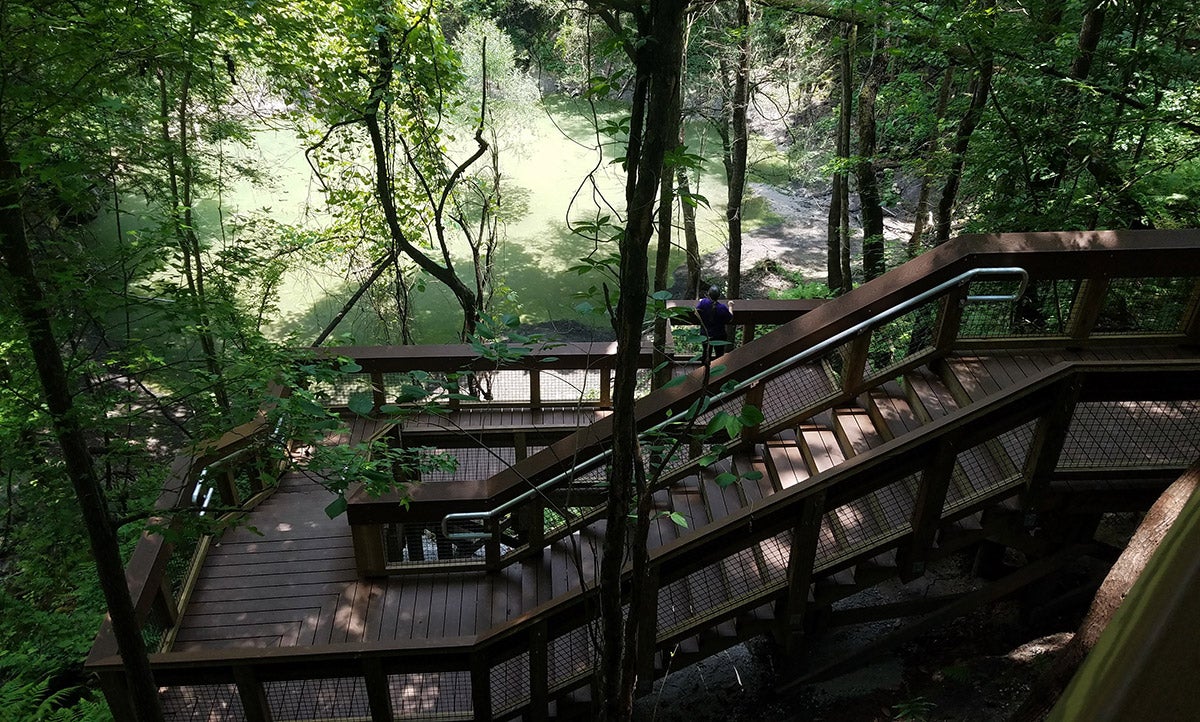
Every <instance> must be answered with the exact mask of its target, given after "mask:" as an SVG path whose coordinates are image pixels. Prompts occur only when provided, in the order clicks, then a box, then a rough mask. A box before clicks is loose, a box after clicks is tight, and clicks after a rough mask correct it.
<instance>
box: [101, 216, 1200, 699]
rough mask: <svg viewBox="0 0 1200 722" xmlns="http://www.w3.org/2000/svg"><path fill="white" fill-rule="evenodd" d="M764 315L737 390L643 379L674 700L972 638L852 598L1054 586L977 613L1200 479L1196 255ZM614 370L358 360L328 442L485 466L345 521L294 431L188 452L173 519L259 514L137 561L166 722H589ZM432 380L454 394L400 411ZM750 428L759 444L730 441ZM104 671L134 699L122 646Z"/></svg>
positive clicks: (1085, 249) (652, 670) (1080, 261)
mask: <svg viewBox="0 0 1200 722" xmlns="http://www.w3.org/2000/svg"><path fill="white" fill-rule="evenodd" d="M760 303H762V304H764V306H763V308H764V309H765V308H766V305H769V302H760ZM801 311H803V312H802V313H801ZM769 312H770V313H772V314H783V313H784V311H783V310H782V306H780V307H777V308H771V309H769ZM735 313H737V314H738V322H739V324H745V325H747V326H749V325H750V324H753V325H754V326H755V330H753V331H747V330H745V329H744V330H743V331H744V332H743V340H742V343H741V344H740V345H739V347H738V348H735V349H734V350H733V351H731V352H729V353H727V354H726V355H724V356H722V357H721V358H718V359H716V360H715V361H714V362H713V366H712V367H711V368H710V369H709V371H710V373H711V374H715V375H716V376H717V379H716V380H713V379H709V380H708V383H706V380H705V373H704V369H703V368H702V367H695V366H689V365H688V364H686V363H682V362H681V363H680V364H679V365H678V366H676V367H674V370H673V373H674V374H675V375H678V376H685V378H683V380H682V381H680V382H678V383H674V384H668V385H667V386H665V387H663V388H660V389H658V390H654V391H650V390H649V387H650V382H649V376H650V374H649V371H646V372H644V377H645V378H644V380H643V383H644V384H645V388H646V391H647V393H646V395H645V396H643V397H642V399H641V401H639V404H638V407H637V418H638V424H639V429H641V430H642V431H643V439H644V444H645V453H646V458H647V460H648V463H649V464H650V468H651V470H652V472H653V474H652V477H653V479H654V481H653V482H652V484H651V486H650V488H648V489H647V490H646V492H645V493H646V494H647V495H648V497H649V498H650V500H651V504H650V508H651V509H652V511H653V512H655V516H654V521H653V522H652V523H651V528H650V536H649V546H650V562H649V570H648V573H647V575H646V581H647V583H648V584H649V585H650V586H651V587H652V592H653V594H652V597H653V599H654V601H655V604H656V607H657V613H656V615H654V619H653V620H652V623H648V624H644V625H643V630H642V632H641V636H640V637H639V640H638V644H639V648H640V650H641V651H642V652H643V654H642V655H641V660H642V662H641V663H642V668H641V669H640V676H641V677H642V678H643V679H645V680H649V679H652V678H653V677H654V676H656V675H659V674H662V673H664V672H665V670H666V667H667V663H668V661H670V663H671V664H672V666H674V667H676V668H678V667H679V666H680V665H681V664H688V663H691V662H693V661H697V660H699V659H702V658H704V657H706V656H708V655H711V654H713V653H715V652H717V651H719V650H721V649H725V648H727V647H729V646H731V645H733V644H736V643H738V642H739V641H742V640H744V639H746V638H748V637H750V636H754V635H758V634H763V633H769V634H772V635H774V636H775V637H776V638H777V639H778V640H780V641H781V642H782V643H783V644H784V646H785V647H788V648H790V649H792V650H793V651H799V650H800V644H799V640H800V639H802V638H803V636H805V635H812V634H816V633H819V632H820V630H821V629H822V628H824V627H826V626H827V625H829V624H837V623H841V622H846V621H849V620H851V619H856V618H868V617H871V616H872V615H875V616H876V617H878V616H879V615H886V614H892V615H893V616H904V615H907V614H912V615H916V614H921V615H926V616H925V618H924V621H919V622H914V623H913V625H914V628H915V625H920V624H928V623H930V622H929V621H928V620H930V619H934V620H937V619H942V620H943V621H944V620H946V619H948V618H949V617H948V616H947V615H949V614H951V613H953V611H954V609H953V608H952V607H953V605H952V604H950V603H945V604H944V605H943V606H942V607H938V606H936V605H935V604H933V603H930V604H928V605H925V606H920V605H916V606H914V607H913V608H912V609H905V610H870V609H858V610H853V611H852V612H851V613H850V614H847V613H846V612H844V611H839V612H834V611H833V605H834V603H835V602H838V601H839V600H842V599H844V598H846V597H848V596H850V595H852V594H854V593H856V592H858V591H861V590H862V589H864V588H867V587H869V586H872V585H874V584H877V583H879V582H880V581H882V580H884V579H888V578H894V577H899V578H901V579H913V578H916V577H917V576H919V575H920V574H922V573H923V571H924V567H925V565H926V564H927V563H928V562H929V561H931V560H933V559H936V558H939V557H942V556H945V555H948V554H953V553H957V552H960V551H962V550H964V549H972V548H978V547H979V546H980V545H981V544H982V545H990V546H991V547H993V548H996V547H1011V548H1015V549H1018V550H1020V551H1021V552H1023V553H1024V554H1025V556H1026V557H1027V558H1028V559H1029V560H1030V561H1029V563H1028V564H1027V565H1026V566H1024V567H1022V568H1020V569H1018V570H1015V571H1013V572H1012V573H1011V574H1009V575H1008V576H1006V577H1004V578H1002V579H1000V580H998V581H996V582H993V583H991V584H990V585H988V586H986V587H984V588H983V589H982V590H981V591H980V592H978V593H977V598H974V601H975V602H976V603H983V602H986V601H989V600H992V599H995V598H999V597H1001V596H1004V595H1007V594H1011V593H1013V592H1014V591H1017V590H1019V589H1021V588H1024V587H1026V586H1028V585H1029V584H1031V583H1033V582H1035V581H1037V580H1039V579H1044V578H1045V577H1047V576H1048V575H1051V574H1053V573H1055V572H1057V571H1059V570H1061V569H1062V568H1063V567H1064V566H1065V565H1066V564H1068V563H1070V562H1072V561H1073V560H1075V559H1077V558H1078V557H1079V556H1081V555H1097V556H1103V555H1104V550H1103V549H1101V547H1100V545H1098V544H1097V543H1096V542H1094V540H1093V539H1092V534H1093V533H1094V531H1095V526H1096V523H1098V521H1099V519H1100V516H1101V515H1102V514H1103V513H1105V512H1109V511H1125V510H1138V509H1145V508H1148V507H1149V505H1150V503H1152V502H1153V500H1154V499H1156V498H1157V497H1158V495H1159V494H1160V493H1161V491H1162V490H1163V489H1164V488H1165V487H1166V486H1167V485H1168V484H1169V483H1170V482H1171V481H1173V480H1174V479H1175V478H1177V477H1178V476H1180V475H1181V474H1182V473H1183V472H1184V471H1185V470H1186V469H1187V468H1188V467H1189V466H1190V465H1191V464H1193V463H1194V462H1195V461H1196V460H1197V459H1200V233H1197V232H1194V231H1187V232H1128V233H1125V232H1122V233H1053V234H1019V235H1017V234H1014V235H999V236H978V237H965V238H962V239H959V240H957V241H955V242H953V243H951V244H948V245H946V246H943V247H942V248H939V249H937V250H935V251H932V252H930V253H928V254H926V255H924V256H921V257H919V258H917V259H916V260H914V261H911V262H910V263H908V264H906V265H904V266H902V267H900V268H898V269H896V270H894V271H892V272H890V273H889V274H887V275H885V276H884V277H882V278H880V279H877V280H875V281H872V282H870V283H867V284H865V285H863V286H862V287H861V288H859V289H856V290H855V291H853V292H852V293H850V294H847V295H845V296H843V297H841V298H838V299H835V300H832V301H829V302H827V303H824V304H821V305H818V306H810V307H807V308H803V309H793V310H791V311H790V313H791V314H792V315H793V316H794V317H795V318H794V320H791V321H787V322H786V323H782V325H779V326H778V327H777V328H773V329H770V330H769V332H766V333H762V331H763V330H765V329H766V328H768V327H772V326H775V325H776V324H777V323H779V322H780V321H782V319H781V318H780V317H779V316H777V315H776V316H771V317H769V320H768V318H767V317H766V316H765V315H764V316H762V317H756V316H755V314H754V313H752V312H751V310H750V309H749V308H746V304H743V303H742V302H738V304H737V305H736V306H735ZM763 313H764V314H766V313H767V310H764V311H763ZM612 351H613V350H612V349H611V348H608V347H607V346H605V347H600V346H589V345H565V346H560V347H557V348H550V349H531V350H530V351H529V353H527V354H522V355H521V356H520V357H519V358H516V359H510V360H509V362H508V363H507V364H497V363H496V361H495V360H494V359H493V360H490V361H488V360H485V359H481V358H479V357H478V355H476V354H475V353H474V352H473V351H472V350H471V349H470V348H469V347H434V348H422V347H410V348H403V349H390V348H389V349H364V348H355V349H330V350H328V353H329V354H331V355H336V356H345V357H349V358H353V359H354V360H355V362H356V363H357V364H358V366H360V367H361V368H362V370H361V372H359V373H358V374H357V375H356V376H355V377H353V378H350V379H349V380H348V381H347V382H346V383H344V384H340V385H338V386H337V387H336V388H335V387H332V386H330V387H328V388H324V389H319V390H320V391H321V392H322V393H324V394H325V396H324V399H325V402H326V403H327V404H328V405H329V406H330V407H331V408H335V409H342V411H341V413H342V414H343V418H344V420H345V422H346V429H345V433H344V434H343V435H342V436H339V437H338V438H334V439H330V443H348V444H352V445H354V444H359V443H362V442H371V441H377V442H378V443H380V444H386V445H388V446H391V447H398V448H406V449H415V448H427V449H431V450H434V451H436V452H438V453H442V454H447V455H451V456H454V457H455V458H456V459H457V460H458V463H457V468H456V469H455V470H454V471H436V472H428V473H426V474H425V475H424V476H423V477H422V478H421V479H420V480H419V481H420V483H415V484H412V485H410V486H409V487H408V492H407V497H406V498H404V499H402V498H401V497H400V496H397V495H395V494H385V495H383V496H380V497H371V496H369V495H367V494H364V493H352V494H350V495H349V498H348V509H347V512H346V513H345V514H342V515H340V516H338V517H336V518H334V519H330V518H329V517H328V516H327V515H326V514H325V512H324V509H325V507H326V506H327V505H328V504H329V503H330V502H331V501H332V500H333V498H334V497H332V496H331V495H330V493H329V492H328V491H326V490H325V489H324V487H323V486H321V485H320V484H319V483H317V481H316V480H314V479H313V478H311V473H310V472H301V471H294V470H289V469H286V468H285V469H283V470H281V472H280V473H279V474H278V480H277V482H276V483H275V484H273V485H264V484H263V483H262V482H261V478H262V474H261V472H262V470H263V469H264V468H266V467H267V466H268V465H269V463H270V462H269V458H270V456H269V454H267V453H266V451H267V450H269V449H270V448H271V446H272V445H273V444H274V445H278V444H279V443H281V442H282V441H283V440H274V439H272V438H271V434H270V432H271V428H272V427H271V425H270V424H269V423H268V422H267V421H266V419H260V420H258V421H256V422H253V423H252V424H249V425H247V426H246V427H243V428H241V429H238V430H235V431H234V432H231V433H230V434H227V435H226V437H223V438H222V439H221V440H217V441H215V442H214V443H212V444H211V445H209V446H207V447H205V448H204V449H202V450H201V451H198V452H196V453H195V454H192V455H189V456H187V457H185V458H181V460H180V461H179V462H178V463H177V465H176V468H175V474H176V475H175V477H174V478H175V483H174V484H171V483H168V484H167V485H166V487H165V488H167V489H175V491H171V492H166V493H164V499H163V500H162V501H161V502H160V503H161V504H162V505H164V506H166V507H177V508H186V507H187V506H188V505H189V504H190V502H189V501H187V500H188V499H190V498H193V495H192V494H191V490H192V489H193V488H194V487H195V486H196V485H211V486H212V488H213V489H214V494H215V495H216V496H218V497H219V498H221V499H222V501H223V502H224V503H225V504H226V505H235V506H242V507H243V509H244V512H243V514H244V517H243V518H241V519H240V520H239V522H238V524H237V525H236V526H233V527H231V528H230V529H229V530H227V531H226V532H224V533H223V534H222V535H220V536H213V537H205V538H202V539H199V540H196V541H195V542H194V543H193V544H190V545H178V546H174V545H170V544H167V543H165V542H164V541H163V540H162V538H161V537H156V536H147V537H146V538H144V539H143V541H142V544H141V545H140V546H139V548H138V550H137V552H136V553H135V555H134V558H133V560H131V563H130V567H129V576H130V579H131V584H132V590H133V592H134V597H135V602H136V604H137V608H138V610H139V612H140V613H141V614H142V617H143V619H144V620H145V624H146V633H147V634H148V635H149V636H151V637H152V638H153V639H155V640H156V641H157V643H158V645H159V651H158V652H157V653H156V654H154V655H152V665H153V667H154V669H155V674H156V676H157V679H158V681H159V683H160V684H161V685H162V699H163V703H164V706H165V707H166V709H167V710H168V715H169V717H170V718H171V719H179V720H192V719H196V720H200V719H203V720H221V719H229V720H235V719H239V720H240V719H250V720H260V719H261V720H265V719H303V720H331V719H339V720H345V719H364V720H365V719H410V718H411V719H426V718H428V719H517V718H520V719H561V718H571V717H581V718H586V717H587V716H588V715H589V714H590V710H591V701H592V700H594V699H596V698H597V693H596V690H595V689H594V688H593V684H594V669H595V662H596V654H597V653H596V650H595V648H594V646H593V644H592V641H591V640H592V639H593V638H594V637H593V634H592V632H593V631H594V629H593V626H594V625H595V624H596V622H595V620H596V618H597V617H596V614H597V607H598V605H597V603H596V602H597V594H598V592H597V572H598V569H599V548H600V544H601V540H602V538H603V536H604V511H605V507H604V504H605V498H606V497H605V493H604V492H605V485H606V484H607V483H609V482H610V480H609V478H608V475H607V474H608V469H607V466H606V461H607V456H606V454H607V452H608V450H609V449H610V448H611V442H610V437H611V419H610V417H609V415H610V408H609V399H610V397H611V394H610V388H611V386H610V382H609V380H608V379H609V377H608V374H609V369H611V362H612ZM672 358H674V356H672ZM678 358H680V359H682V356H679V357H678ZM643 360H644V367H645V368H646V369H649V368H651V367H652V366H653V365H654V361H655V360H654V359H653V357H652V354H651V353H649V352H647V353H645V354H644V359H643ZM411 371H421V372H423V374H424V375H423V376H422V377H421V378H422V379H423V380H424V382H425V383H427V384H428V386H429V388H431V389H432V388H437V389H441V391H439V392H438V393H443V392H444V397H443V398H442V399H441V401H440V403H439V404H438V405H436V406H432V407H431V406H424V407H421V408H420V409H416V408H413V409H411V410H410V411H409V412H408V413H404V414H394V413H390V412H391V411H394V409H392V408H391V406H392V405H393V404H395V400H396V399H397V398H398V397H400V396H403V395H404V393H405V392H404V386H405V384H411V377H406V376H404V374H406V373H407V372H411ZM467 374H473V375H472V376H471V377H470V378H471V381H470V382H469V383H464V379H465V378H467V376H466V375H467ZM489 397H490V398H489ZM748 407H754V408H755V409H757V410H759V411H760V412H761V416H762V418H761V420H759V421H757V423H746V424H741V425H739V426H736V427H727V426H726V425H725V424H724V423H722V422H721V419H722V418H728V417H730V416H737V415H739V414H742V413H744V412H745V410H746V409H747V408H748ZM349 408H355V409H357V410H358V411H360V412H363V411H365V413H352V412H350V411H349V410H348V409H349ZM689 409H690V410H691V412H689ZM697 411H698V413H697ZM721 414H725V415H726V416H725V417H721V416H720V415H721ZM747 418H750V419H752V420H753V419H754V418H756V417H755V416H754V415H751V416H750V417H747ZM717 427H720V428H723V429H726V430H725V431H722V430H718V431H717V432H716V433H704V432H705V430H706V429H709V430H711V429H713V428H717ZM729 428H732V433H729V432H728V429H729ZM201 472H203V473H201ZM256 480H259V481H256ZM534 487H536V489H537V491H536V492H531V489H533V488H534ZM199 496H200V497H201V498H202V497H203V496H204V495H203V494H201V495H199ZM447 514H453V515H454V516H452V517H450V518H448V519H447ZM629 573H630V572H629V571H627V574H629ZM918 607H919V608H918ZM906 629H909V628H906ZM902 631H904V630H902ZM868 653H869V650H868V651H864V652H863V655H856V654H849V655H848V656H847V658H846V659H844V660H841V661H840V662H838V663H835V664H834V665H832V666H831V667H830V668H827V669H824V670H814V671H813V675H814V676H815V677H819V676H821V675H825V676H828V675H831V674H835V673H837V672H838V671H841V670H842V669H845V668H849V667H851V666H853V665H854V664H856V663H858V662H860V661H862V659H864V658H865V656H864V655H866V654H868ZM672 655H673V661H671V659H672ZM88 666H89V668H90V669H91V670H93V671H95V672H97V673H99V674H100V675H101V679H102V680H103V681H104V683H105V689H106V693H108V696H109V700H110V704H114V699H115V700H116V701H115V704H116V705H118V706H119V705H120V699H119V693H120V687H121V684H122V678H121V672H120V667H119V664H118V663H117V662H116V658H115V649H114V648H113V646H112V641H111V638H110V636H109V635H108V632H107V631H106V630H102V631H101V634H100V636H99V637H98V639H97V642H96V645H95V647H94V649H93V653H92V656H91V658H90V659H89V662H88ZM118 706H115V707H114V709H118V708H119V707H118Z"/></svg>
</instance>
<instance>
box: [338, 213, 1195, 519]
mask: <svg viewBox="0 0 1200 722" xmlns="http://www.w3.org/2000/svg"><path fill="white" fill-rule="evenodd" d="M992 266H1019V267H1022V268H1024V269H1026V270H1027V271H1028V272H1029V274H1030V276H1031V277H1033V278H1036V279H1062V278H1080V277H1097V278H1120V277H1127V278H1137V277H1154V276H1178V275H1183V276H1200V230H1184V231H1080V232H1064V233H1013V234H993V235H969V236H961V237H959V238H958V239H956V240H955V241H953V242H951V243H947V244H945V245H943V246H941V247H939V248H936V249H934V250H933V251H930V252H929V253H926V254H924V255H922V256H919V257H917V258H915V259H913V260H912V261H909V262H908V263H906V264H904V265H903V266H900V267H899V268H896V269H894V270H892V271H890V272H889V273H887V274H885V275H884V276H881V277H879V278H876V279H874V280H872V281H869V282H867V283H865V284H863V285H862V286H860V287H859V288H856V289H855V290H853V291H851V292H850V293H848V294H846V295H844V296H841V297H839V298H837V299H833V300H831V301H828V302H826V303H823V304H820V305H818V306H816V307H815V308H813V309H812V310H810V311H809V312H807V313H805V314H804V315H803V316H800V317H799V318H797V319H796V320H794V321H791V322H789V323H788V324H786V325H785V326H784V327H782V328H780V329H779V330H778V331H777V332H776V333H774V334H771V335H770V336H767V337H764V338H762V339H760V340H759V341H757V342H756V343H755V344H754V346H753V347H742V348H737V349H734V350H733V351H731V352H729V353H727V354H725V355H724V356H722V357H720V358H718V359H716V360H714V361H713V363H714V365H720V366H723V367H724V368H725V371H724V373H723V374H722V377H721V378H722V382H724V381H725V380H728V379H739V378H745V377H748V376H752V375H754V374H756V373H758V372H759V371H762V370H764V369H767V368H770V367H771V366H773V365H774V364H776V363H779V362H780V361H783V360H784V359H787V358H789V357H790V356H792V355H794V354H795V353H797V351H799V350H802V349H805V348H809V347H812V346H815V345H816V344H818V343H820V342H822V341H823V340H825V339H827V338H830V337H832V336H834V335H836V334H838V333H840V332H842V331H845V330H846V329H849V328H852V327H854V326H855V325H857V324H859V323H861V322H863V321H865V320H867V319H869V318H871V317H872V316H875V315H877V314H879V313H881V312H883V311H886V310H888V309H890V308H893V307H895V306H897V305H899V304H900V303H901V302H903V301H904V300H905V299H906V298H910V297H912V296H915V295H917V294H920V293H923V292H925V291H927V290H929V289H931V288H934V287H936V286H937V285H939V284H941V283H943V282H945V281H947V280H949V279H951V278H954V277H955V276H957V275H959V274H961V273H963V272H964V271H967V270H970V269H972V268H980V267H992ZM703 375H704V374H703V370H702V369H700V370H696V371H693V372H692V373H691V374H690V375H689V376H688V377H687V378H686V379H685V380H684V381H683V382H682V383H680V384H679V385H677V386H674V387H672V388H668V389H661V390H659V391H657V392H656V393H653V394H651V395H649V396H646V397H644V398H642V399H641V400H639V401H638V403H637V406H636V411H635V415H636V418H637V426H638V428H646V427H649V426H651V425H653V424H655V423H657V422H659V421H662V420H663V419H665V418H667V417H668V416H669V415H671V414H674V413H679V412H680V411H681V410H683V409H686V408H687V407H688V406H689V405H690V404H691V403H692V402H693V401H695V399H696V398H698V397H699V396H701V395H703V394H705V393H707V391H706V389H704V388H703V386H702V383H703ZM611 424H612V422H611V420H610V419H601V420H599V421H596V422H595V423H594V424H592V425H591V426H589V427H587V428H585V429H582V430H580V431H579V432H577V433H576V434H573V435H571V436H569V437H567V438H565V439H562V440H560V441H558V442H556V443H554V444H552V445H551V446H549V447H547V448H546V449H544V450H543V451H541V452H539V453H537V454H534V455H532V456H530V457H528V458H527V459H525V460H522V461H519V462H517V463H516V464H514V465H513V466H512V467H510V468H509V469H506V470H504V471H501V472H500V473H498V474H496V475H494V476H492V477H490V478H489V479H486V480H481V481H479V482H477V483H455V484H425V485H415V486H413V487H410V488H409V489H407V490H406V494H407V495H408V503H409V506H408V510H407V511H406V512H403V513H404V514H407V515H410V516H409V518H412V519H421V520H426V519H429V518H432V517H434V516H435V515H437V514H438V513H444V512H445V511H475V510H481V509H487V508H492V507H494V506H496V505H497V504H501V503H504V502H506V501H508V500H509V499H511V498H513V497H515V496H516V495H517V494H519V493H521V492H522V491H524V490H525V489H527V488H528V486H529V484H530V483H531V482H532V483H538V482H539V481H541V480H543V479H547V478H549V477H551V476H553V475H554V474H556V473H559V472H561V471H562V470H564V469H565V468H568V467H569V465H571V464H573V463H575V462H576V461H577V460H579V459H588V458H591V457H593V456H595V455H596V453H598V452H599V451H600V450H602V449H603V448H605V447H606V446H607V445H608V444H609V439H610V437H611V433H612V426H611ZM351 502H352V503H351V505H350V508H349V511H348V518H349V520H350V522H351V524H375V523H381V522H385V521H394V520H397V519H399V518H401V514H402V509H401V506H400V503H399V502H400V498H399V496H398V495H392V494H384V495H382V496H380V497H369V496H367V495H366V494H356V495H354V496H353V497H352V499H351Z"/></svg>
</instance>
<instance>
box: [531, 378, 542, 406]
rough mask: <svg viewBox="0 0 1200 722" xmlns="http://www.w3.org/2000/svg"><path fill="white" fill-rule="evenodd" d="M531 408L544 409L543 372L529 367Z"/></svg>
mask: <svg viewBox="0 0 1200 722" xmlns="http://www.w3.org/2000/svg"><path fill="white" fill-rule="evenodd" d="M529 408H531V409H533V410H534V411H541V409H542V372H541V371H539V370H538V369H529Z"/></svg>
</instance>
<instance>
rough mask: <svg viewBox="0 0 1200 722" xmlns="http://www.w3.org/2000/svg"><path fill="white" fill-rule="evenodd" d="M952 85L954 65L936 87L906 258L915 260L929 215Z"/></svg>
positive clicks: (950, 66) (943, 73)
mask: <svg viewBox="0 0 1200 722" xmlns="http://www.w3.org/2000/svg"><path fill="white" fill-rule="evenodd" d="M953 84H954V65H953V64H951V65H948V66H947V67H946V70H945V71H943V72H942V82H941V85H939V86H938V95H937V102H936V104H935V105H934V108H933V128H932V129H931V130H930V132H929V139H928V140H927V141H926V142H925V158H926V161H925V167H924V171H923V172H922V173H921V190H920V191H919V192H918V194H917V207H916V210H914V211H913V232H912V236H911V237H909V239H908V256H909V258H915V257H916V256H917V254H918V253H920V252H921V236H923V235H925V224H926V221H927V218H926V217H927V216H928V215H929V186H930V184H929V181H930V179H931V178H932V175H933V168H934V163H935V161H934V158H935V156H936V155H937V153H938V148H939V146H940V145H941V143H940V141H941V132H940V131H939V128H940V127H941V124H942V118H944V117H946V106H947V105H949V104H950V88H951V87H952V86H953Z"/></svg>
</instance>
